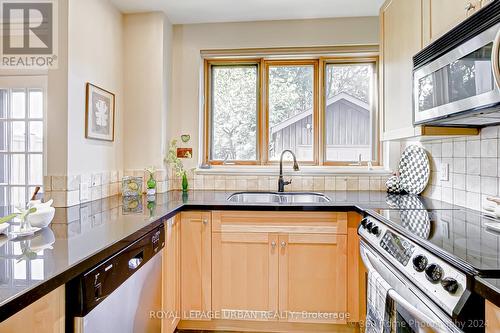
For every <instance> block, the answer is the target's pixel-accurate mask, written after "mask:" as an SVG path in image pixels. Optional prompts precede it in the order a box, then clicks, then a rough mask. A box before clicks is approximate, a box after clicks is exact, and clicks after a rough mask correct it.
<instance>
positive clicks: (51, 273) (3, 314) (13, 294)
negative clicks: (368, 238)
mask: <svg viewBox="0 0 500 333" xmlns="http://www.w3.org/2000/svg"><path fill="white" fill-rule="evenodd" d="M232 193H233V192H224V191H190V192H189V193H187V194H183V193H182V192H180V191H170V192H168V193H165V194H159V195H157V196H156V200H155V202H154V203H148V202H147V201H146V198H145V197H142V198H141V200H140V201H138V202H130V200H128V199H126V198H122V197H120V196H116V197H110V198H106V199H102V200H98V201H93V202H89V203H85V204H81V205H77V206H73V207H70V208H58V209H56V216H55V218H54V221H53V223H52V224H51V226H50V227H49V228H45V229H42V230H40V231H38V232H37V233H36V234H35V235H33V236H30V237H25V238H21V239H9V238H8V237H7V236H0V310H1V311H0V321H2V320H5V319H6V318H8V317H9V316H11V315H12V314H14V313H15V312H17V311H19V310H20V309H22V308H24V307H26V306H28V305H29V304H31V303H32V302H34V301H36V300H37V299H39V298H40V297H42V296H44V295H45V294H47V293H49V292H50V291H52V290H54V289H56V288H57V287H59V286H61V285H63V284H65V283H66V282H68V281H69V280H71V279H73V278H74V277H76V276H78V275H79V274H81V273H82V272H84V271H85V270H87V269H89V268H91V267H93V266H94V265H96V264H98V263H99V262H101V261H102V260H104V259H106V258H107V257H109V256H110V255H112V254H113V253H115V252H117V251H119V250H121V249H122V248H124V247H126V246H127V245H128V244H130V243H131V242H133V241H135V240H136V239H138V238H140V237H141V236H143V235H144V234H146V233H147V232H148V231H150V230H152V229H154V228H155V227H157V226H158V225H160V224H161V223H162V222H163V221H164V219H167V218H170V217H172V216H174V215H175V214H177V213H178V212H180V211H181V210H203V209H207V210H212V209H241V210H301V211H307V210H325V211H335V210H345V211H347V210H351V211H352V210H355V211H358V212H360V213H362V212H365V211H367V210H371V209H377V208H380V209H384V208H398V207H399V208H415V207H407V206H404V204H402V203H401V201H400V200H398V198H399V196H391V195H388V194H387V193H385V192H370V191H333V192H324V194H325V195H326V196H328V197H329V198H330V199H331V202H328V203H321V204H318V203H315V204H299V205H297V204H251V205H249V204H245V205H242V204H237V203H230V202H228V201H227V197H228V196H229V195H230V194H232ZM422 201H423V203H424V205H425V207H426V208H428V209H432V208H434V209H439V208H453V206H452V205H450V204H446V203H443V202H440V201H435V200H431V199H426V198H422ZM401 205H403V206H401ZM128 207H131V208H128ZM0 209H2V211H0V212H1V213H2V214H6V213H8V208H0ZM2 216H3V215H2ZM15 227H16V226H15V225H13V226H11V228H15ZM497 293H498V292H497Z"/></svg>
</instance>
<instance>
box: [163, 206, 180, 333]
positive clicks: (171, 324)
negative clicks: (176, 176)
mask: <svg viewBox="0 0 500 333" xmlns="http://www.w3.org/2000/svg"><path fill="white" fill-rule="evenodd" d="M165 229H166V232H165V248H164V250H163V251H164V255H163V278H162V279H163V300H162V307H163V310H164V311H165V313H166V316H165V318H164V319H163V320H162V332H163V333H173V332H175V329H176V327H177V324H178V323H179V320H180V314H181V297H180V296H181V295H180V293H181V284H180V281H181V276H180V272H181V261H180V244H181V243H180V217H179V216H176V217H174V218H171V219H169V220H168V221H167V222H166V223H165Z"/></svg>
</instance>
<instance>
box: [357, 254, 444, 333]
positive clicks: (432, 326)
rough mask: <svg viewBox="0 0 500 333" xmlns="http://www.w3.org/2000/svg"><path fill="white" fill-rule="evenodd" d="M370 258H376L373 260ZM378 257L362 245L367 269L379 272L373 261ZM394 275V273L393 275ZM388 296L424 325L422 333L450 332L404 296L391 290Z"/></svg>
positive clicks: (363, 258)
mask: <svg viewBox="0 0 500 333" xmlns="http://www.w3.org/2000/svg"><path fill="white" fill-rule="evenodd" d="M370 257H374V258H373V259H371V258H370ZM377 258H378V257H377V255H375V254H374V253H372V252H371V251H370V250H368V249H367V248H366V247H365V246H363V245H361V259H362V260H363V262H364V264H365V266H366V268H367V269H368V270H374V271H377V270H376V269H375V268H374V267H373V265H372V263H371V261H372V260H377ZM392 274H394V273H392ZM388 296H390V297H391V298H392V299H393V300H394V301H396V302H397V303H398V304H399V305H401V306H402V307H403V308H404V309H405V310H406V311H408V312H409V313H410V314H412V315H413V316H414V317H415V318H416V319H417V320H418V321H419V322H420V324H422V325H419V328H420V331H419V333H420V332H425V333H427V332H428V333H434V332H437V333H441V332H449V331H448V330H445V329H443V327H442V326H443V325H444V326H445V324H444V323H441V322H440V321H439V320H433V319H432V318H430V317H429V316H427V315H426V314H425V313H423V312H422V311H420V310H418V309H417V308H416V307H414V306H413V305H412V304H410V303H409V302H408V301H407V300H406V299H405V298H404V297H403V296H401V295H400V294H399V293H398V292H397V291H396V290H394V289H390V290H389V291H388Z"/></svg>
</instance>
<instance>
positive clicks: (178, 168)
mask: <svg viewBox="0 0 500 333" xmlns="http://www.w3.org/2000/svg"><path fill="white" fill-rule="evenodd" d="M165 163H167V164H168V165H170V167H171V168H172V170H173V171H174V172H175V175H176V176H177V177H180V176H181V175H182V173H184V172H185V170H184V164H183V163H182V161H181V159H180V158H178V157H177V140H175V139H174V140H172V141H170V144H169V146H168V152H167V156H166V157H165Z"/></svg>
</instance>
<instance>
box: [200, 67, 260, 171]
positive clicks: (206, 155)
mask: <svg viewBox="0 0 500 333" xmlns="http://www.w3.org/2000/svg"><path fill="white" fill-rule="evenodd" d="M204 63H205V64H204V90H205V92H204V98H205V99H204V100H205V105H204V119H203V121H204V124H203V131H204V135H203V139H204V148H203V149H204V151H203V163H208V164H211V165H223V164H224V161H220V160H212V159H210V149H211V145H212V142H211V131H212V128H211V125H212V98H211V91H212V66H214V65H215V66H238V65H240V66H241V65H256V66H257V114H256V117H257V128H256V147H255V148H256V151H255V157H256V159H255V160H248V161H238V160H231V161H228V162H230V163H231V164H236V165H260V164H262V163H261V158H260V156H261V150H262V135H261V133H262V107H261V104H262V103H261V100H262V98H261V92H262V77H261V76H262V74H261V72H262V59H260V58H257V59H256V58H252V59H205V61H204Z"/></svg>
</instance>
